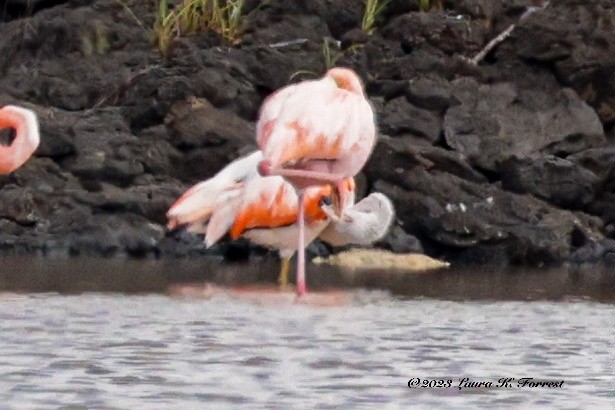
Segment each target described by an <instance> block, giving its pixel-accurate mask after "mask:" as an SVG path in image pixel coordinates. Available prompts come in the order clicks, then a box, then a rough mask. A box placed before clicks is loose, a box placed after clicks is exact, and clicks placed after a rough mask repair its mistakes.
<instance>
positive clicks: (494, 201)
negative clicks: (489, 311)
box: [374, 168, 602, 265]
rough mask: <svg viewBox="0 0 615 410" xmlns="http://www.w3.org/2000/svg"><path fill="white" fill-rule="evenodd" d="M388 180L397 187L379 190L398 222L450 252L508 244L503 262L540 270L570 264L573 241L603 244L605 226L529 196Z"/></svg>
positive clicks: (447, 178) (431, 176) (410, 176)
mask: <svg viewBox="0 0 615 410" xmlns="http://www.w3.org/2000/svg"><path fill="white" fill-rule="evenodd" d="M384 176H386V177H389V178H391V180H394V181H395V182H396V185H393V184H389V183H385V182H377V183H376V184H375V186H374V187H375V188H376V189H377V190H379V191H381V192H384V193H385V194H387V195H389V196H390V197H391V198H393V200H394V203H395V207H396V210H397V214H398V217H399V218H400V219H401V220H402V221H403V223H404V226H407V227H411V231H410V232H411V233H416V234H418V235H420V236H419V237H421V236H426V237H427V238H429V240H430V241H434V242H436V243H438V244H439V245H440V246H444V248H446V247H450V248H469V247H481V246H483V245H488V246H492V245H494V244H498V243H501V244H504V246H505V249H506V258H507V260H505V261H504V262H510V263H525V264H534V265H538V264H542V263H554V262H558V261H561V260H563V259H565V258H568V257H569V256H570V255H571V253H572V252H573V251H574V249H575V248H574V246H573V245H572V244H571V243H572V241H571V239H572V237H573V235H579V236H583V237H586V238H588V239H587V241H590V240H599V239H600V238H601V237H602V236H601V234H600V228H601V223H600V221H599V220H598V219H597V218H592V217H590V216H588V215H585V214H582V213H572V212H569V211H562V210H559V209H557V208H554V207H552V206H550V205H548V204H547V203H545V202H542V201H540V200H538V199H535V198H533V197H531V196H529V195H517V194H512V193H508V192H505V191H502V190H500V189H498V188H497V187H494V186H491V185H485V184H476V183H473V182H469V181H464V180H461V179H459V178H457V177H454V176H452V175H450V174H447V173H442V172H427V171H425V170H424V169H422V168H417V169H415V170H413V171H410V172H406V173H402V174H397V175H396V176H395V177H392V176H388V175H383V177H384Z"/></svg>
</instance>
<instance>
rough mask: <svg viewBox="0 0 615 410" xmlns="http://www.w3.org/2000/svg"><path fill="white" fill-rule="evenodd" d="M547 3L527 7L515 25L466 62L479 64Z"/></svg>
mask: <svg viewBox="0 0 615 410" xmlns="http://www.w3.org/2000/svg"><path fill="white" fill-rule="evenodd" d="M549 3H551V0H546V1H545V2H544V3H542V5H540V6H538V7H532V6H530V7H528V8H527V9H526V10H525V11H524V12H523V14H522V15H521V17H519V21H517V22H516V23H515V24H511V25H510V26H508V27H507V28H506V30H504V31H502V32H501V33H500V34H499V35H498V36H497V37H495V38H494V39H493V40H491V41H490V42H489V43H487V45H486V46H485V47H484V48H483V49H482V50H481V51H480V52H479V53H478V54H477V55H476V56H475V57H474V58H472V59H468V61H469V62H470V63H471V64H474V65H478V63H479V62H481V61H482V59H483V58H485V56H486V55H487V54H489V52H491V50H493V49H494V48H495V47H496V46H497V45H498V44H500V43H501V42H503V41H504V40H506V39H507V38H508V36H510V33H512V32H513V30H514V29H515V28H516V27H517V25H518V24H519V23H521V22H522V21H523V20H525V19H526V18H528V17H529V16H530V15H531V14H533V13H534V12H536V11H539V10H544V9H545V8H546V7H547V6H548V5H549Z"/></svg>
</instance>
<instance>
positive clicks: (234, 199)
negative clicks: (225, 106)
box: [167, 151, 393, 286]
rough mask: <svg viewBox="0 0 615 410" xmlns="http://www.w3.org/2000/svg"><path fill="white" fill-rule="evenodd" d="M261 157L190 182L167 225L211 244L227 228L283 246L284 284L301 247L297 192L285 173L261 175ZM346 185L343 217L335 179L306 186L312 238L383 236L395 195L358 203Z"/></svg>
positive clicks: (363, 240)
mask: <svg viewBox="0 0 615 410" xmlns="http://www.w3.org/2000/svg"><path fill="white" fill-rule="evenodd" d="M261 160H262V153H261V152H260V151H256V152H254V153H252V154H250V155H248V156H246V157H243V158H240V159H238V160H236V161H233V162H232V163H230V164H229V165H227V166H226V167H225V168H224V169H222V170H221V171H220V172H219V173H218V174H216V175H215V176H214V177H212V178H210V179H208V180H207V181H203V182H200V183H198V184H196V185H195V186H193V187H192V188H190V189H189V190H188V191H186V193H185V194H184V195H182V196H181V197H180V198H179V199H178V200H177V201H176V202H175V204H173V205H172V206H171V208H170V209H169V211H168V212H167V218H168V220H169V223H168V227H169V229H175V228H176V227H178V226H182V225H185V226H187V227H188V231H190V232H194V233H204V234H205V244H206V246H207V247H210V246H212V245H213V244H214V243H216V242H217V241H218V240H219V239H220V238H221V237H222V236H224V235H225V234H226V233H227V232H228V233H229V234H230V236H231V238H233V239H236V238H238V237H239V236H243V237H245V238H247V239H249V240H251V241H252V242H254V243H257V244H259V245H263V246H267V247H270V248H274V249H278V250H279V252H280V257H281V258H282V264H281V269H280V275H279V278H278V283H279V284H280V285H281V286H285V285H286V284H287V282H288V271H289V268H290V259H291V258H292V256H293V254H294V253H295V251H296V250H297V241H296V237H297V233H298V223H297V214H298V210H299V205H298V197H297V194H296V193H295V190H294V188H293V187H292V185H290V184H289V183H288V182H286V181H285V180H284V179H283V178H282V177H279V176H273V177H261V176H260V175H259V174H258V173H257V171H256V169H257V164H258V163H259V162H260V161H261ZM341 189H342V190H343V192H344V194H345V195H347V197H348V198H349V201H350V202H349V204H348V205H350V206H349V207H348V209H346V211H345V213H344V214H345V217H344V218H340V217H339V216H338V214H339V213H340V210H339V209H338V208H339V206H340V201H339V195H338V194H337V193H336V192H334V189H333V188H332V187H331V185H328V184H323V185H320V186H313V187H310V188H307V189H306V191H305V194H304V196H303V200H304V202H305V210H306V211H305V219H306V227H305V235H306V241H307V243H309V242H311V241H312V240H314V239H315V238H316V237H318V236H319V235H320V236H321V237H322V238H323V239H324V240H326V241H327V242H329V243H331V244H332V245H336V246H341V245H345V244H349V243H353V244H358V245H368V244H371V243H373V242H375V241H377V240H379V239H381V238H382V237H383V236H384V235H385V234H386V232H387V231H388V228H389V226H390V224H391V221H392V219H393V205H392V203H391V201H390V200H389V199H388V198H387V197H386V196H385V195H383V194H380V193H373V194H371V195H369V196H368V197H367V198H365V199H363V200H362V201H361V202H359V203H358V204H356V205H354V189H355V186H354V180H353V179H352V178H348V179H346V181H345V183H344V184H342V185H341ZM352 205H354V206H352Z"/></svg>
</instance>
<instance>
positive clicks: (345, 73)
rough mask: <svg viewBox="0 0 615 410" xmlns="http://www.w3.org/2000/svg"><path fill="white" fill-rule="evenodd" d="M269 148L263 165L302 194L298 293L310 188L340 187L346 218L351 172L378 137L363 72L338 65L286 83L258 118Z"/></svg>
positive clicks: (260, 136) (263, 170) (261, 139)
mask: <svg viewBox="0 0 615 410" xmlns="http://www.w3.org/2000/svg"><path fill="white" fill-rule="evenodd" d="M256 133H257V141H258V145H259V147H260V149H261V150H262V151H263V160H262V161H261V162H260V163H259V164H258V171H259V173H260V174H261V175H263V176H269V175H279V176H282V177H284V178H285V179H286V180H287V181H289V182H290V183H291V184H292V185H293V186H294V187H295V189H296V190H297V193H298V195H299V198H300V199H299V211H298V224H299V229H298V235H297V236H298V240H297V252H298V254H297V278H296V281H297V296H301V295H303V294H305V292H306V291H307V289H306V284H305V245H306V242H305V206H304V204H305V202H304V201H303V200H302V198H303V196H304V195H305V188H306V187H309V186H314V185H320V184H323V183H329V184H332V185H333V186H334V187H336V188H337V191H338V192H339V193H340V202H341V206H340V207H339V210H340V214H339V215H338V216H339V217H340V218H343V217H344V215H343V212H344V210H345V209H346V208H347V202H348V200H349V198H348V197H347V195H346V194H345V193H344V192H343V190H342V189H341V185H342V184H343V183H344V181H345V180H346V178H349V177H354V176H355V175H356V174H357V173H358V172H359V171H360V170H361V168H363V166H364V165H365V163H366V162H367V159H368V158H369V156H370V154H371V152H372V150H373V147H374V144H375V142H376V124H375V121H374V113H373V110H372V107H371V105H370V103H369V101H368V100H367V98H366V97H365V93H364V91H363V85H362V83H361V80H360V78H359V77H358V76H357V74H356V73H355V72H354V71H352V70H350V69H346V68H332V69H330V70H329V71H327V73H326V74H325V76H324V77H323V78H322V79H320V80H313V81H304V82H301V83H298V84H294V85H290V86H287V87H284V88H282V89H280V90H278V91H276V92H275V93H274V94H272V95H271V96H269V97H268V98H267V99H266V100H265V102H264V103H263V106H262V107H261V111H260V116H259V119H258V122H257V124H256Z"/></svg>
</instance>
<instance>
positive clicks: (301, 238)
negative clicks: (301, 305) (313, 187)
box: [295, 191, 307, 297]
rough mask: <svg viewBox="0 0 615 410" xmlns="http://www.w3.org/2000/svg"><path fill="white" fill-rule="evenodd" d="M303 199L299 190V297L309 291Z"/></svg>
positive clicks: (297, 284)
mask: <svg viewBox="0 0 615 410" xmlns="http://www.w3.org/2000/svg"><path fill="white" fill-rule="evenodd" d="M303 199H304V195H303V191H299V213H298V215H297V222H298V223H299V238H298V244H297V276H296V278H295V281H296V286H297V297H301V296H303V295H304V294H305V293H306V292H307V287H306V285H305V203H304V202H303Z"/></svg>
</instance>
